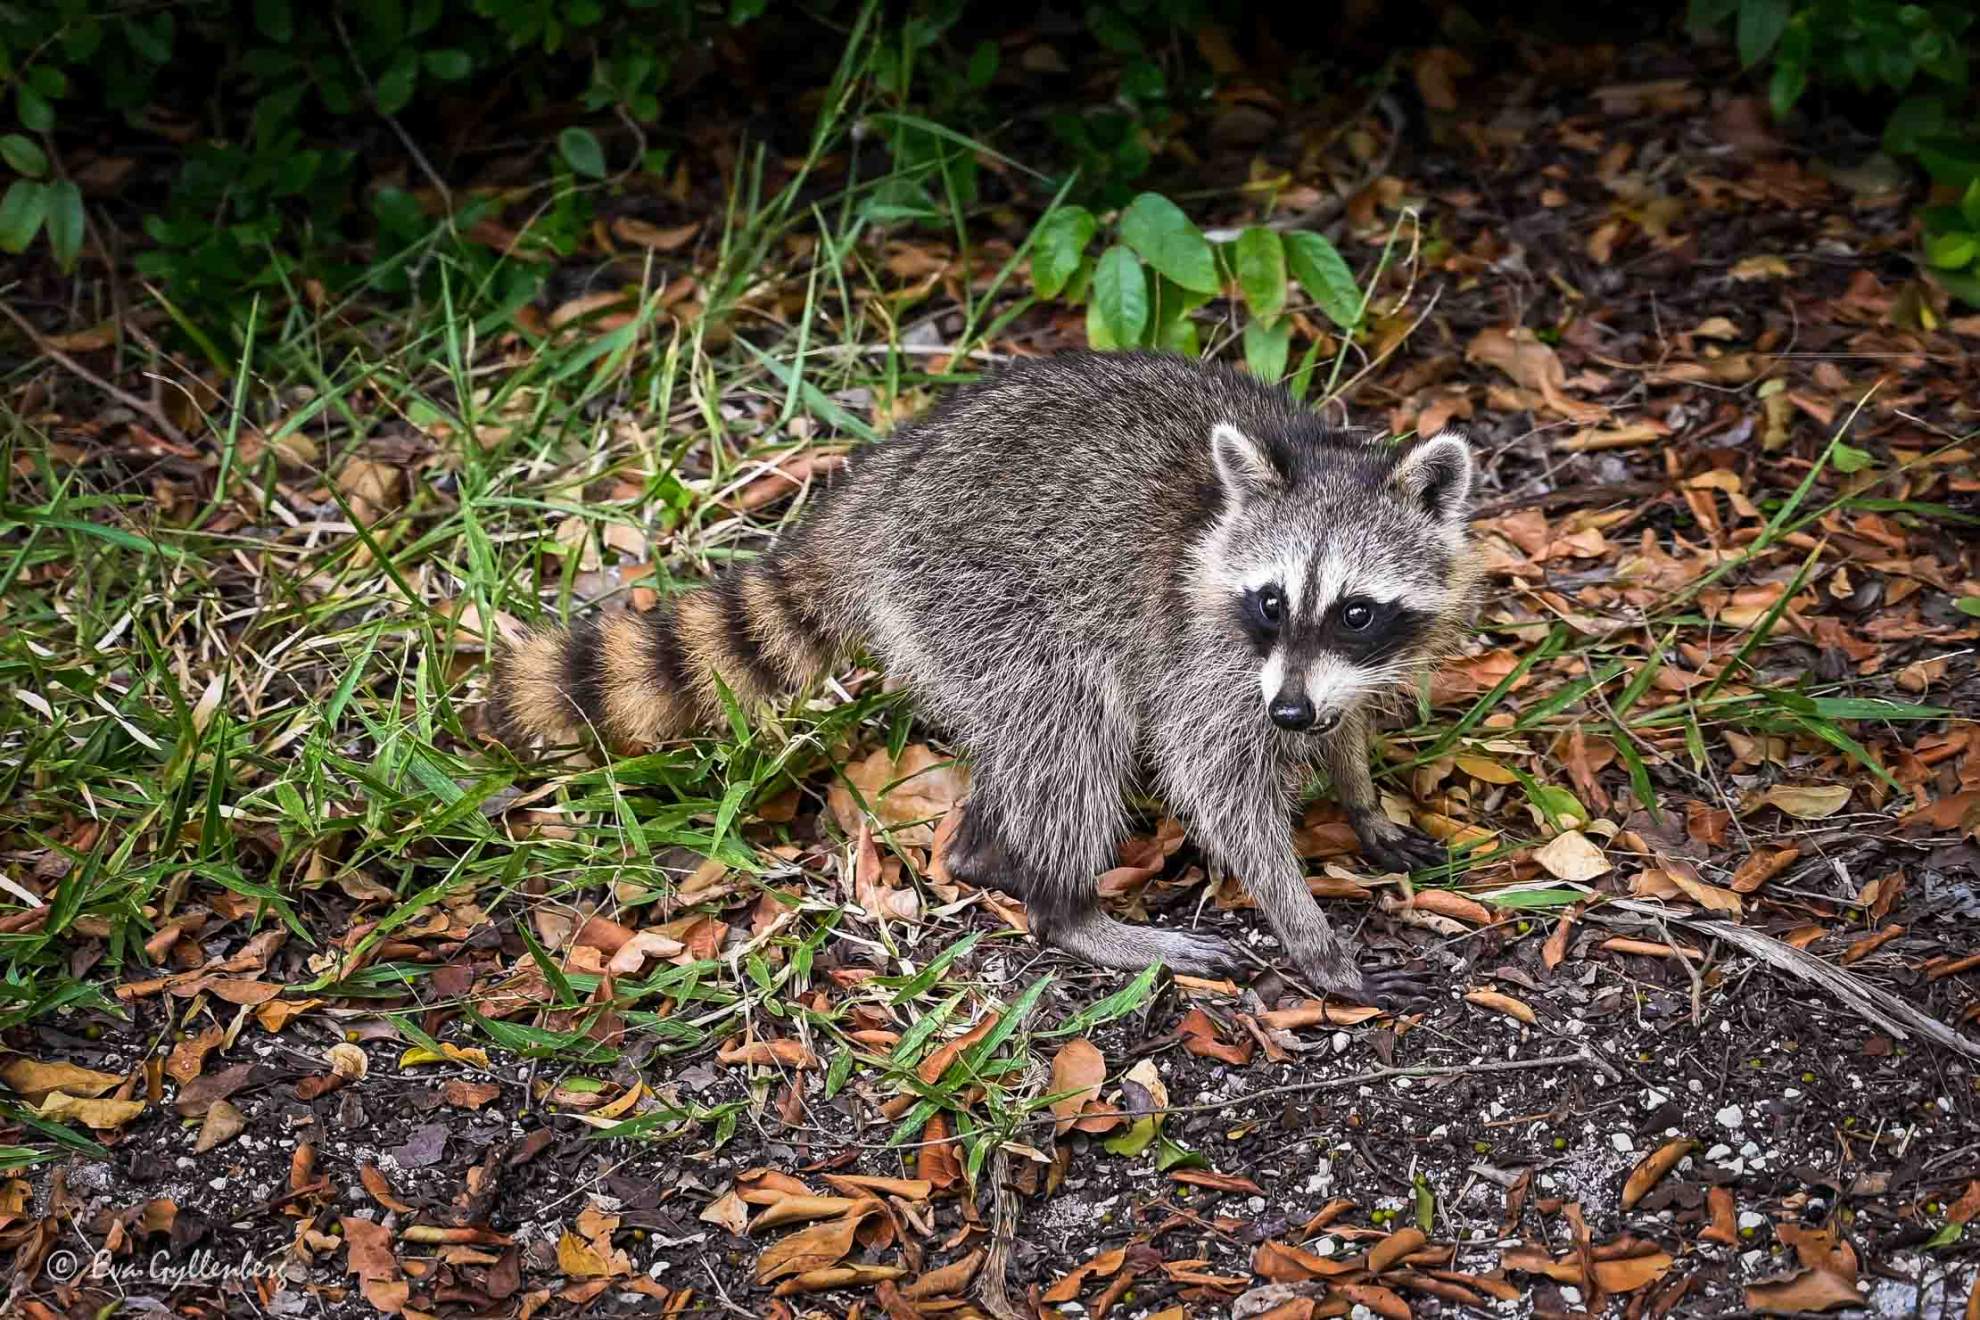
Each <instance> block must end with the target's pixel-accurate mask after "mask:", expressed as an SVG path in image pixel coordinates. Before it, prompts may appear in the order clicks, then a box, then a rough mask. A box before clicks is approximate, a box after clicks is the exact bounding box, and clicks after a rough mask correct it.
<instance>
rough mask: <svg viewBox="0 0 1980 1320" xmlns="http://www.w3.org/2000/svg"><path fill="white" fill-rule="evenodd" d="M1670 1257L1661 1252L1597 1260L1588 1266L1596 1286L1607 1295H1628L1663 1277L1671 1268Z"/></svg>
mask: <svg viewBox="0 0 1980 1320" xmlns="http://www.w3.org/2000/svg"><path fill="white" fill-rule="evenodd" d="M1671 1263H1672V1262H1671V1257H1670V1256H1669V1255H1668V1254H1667V1253H1665V1252H1662V1251H1653V1252H1650V1253H1648V1254H1646V1255H1642V1256H1624V1257H1621V1258H1620V1259H1617V1260H1598V1261H1594V1262H1593V1263H1591V1264H1590V1265H1589V1267H1588V1268H1589V1272H1590V1273H1592V1274H1593V1275H1594V1276H1595V1283H1596V1286H1597V1287H1599V1288H1601V1290H1602V1291H1603V1292H1607V1293H1630V1292H1635V1291H1636V1290H1637V1289H1638V1288H1643V1287H1647V1286H1649V1285H1650V1284H1653V1283H1655V1282H1656V1281H1657V1280H1659V1279H1661V1278H1663V1277H1664V1274H1665V1272H1666V1271H1668V1270H1669V1269H1670V1268H1671Z"/></svg>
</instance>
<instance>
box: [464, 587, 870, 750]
mask: <svg viewBox="0 0 1980 1320" xmlns="http://www.w3.org/2000/svg"><path fill="white" fill-rule="evenodd" d="M819 594H820V593H819V591H818V589H817V587H816V586H815V585H813V584H810V583H804V584H800V583H799V582H798V581H796V580H795V579H794V576H793V574H792V572H791V571H790V566H788V565H786V564H782V563H780V562H778V559H777V558H776V557H775V556H771V557H767V558H765V559H763V560H760V561H758V562H757V563H754V564H750V565H747V566H745V567H742V568H738V569H732V570H730V571H729V572H728V573H727V574H725V575H724V576H723V577H721V578H719V579H717V580H716V581H715V582H713V583H711V584H709V585H708V586H706V587H702V588H700V589H699V590H696V591H691V592H688V593H687V594H686V595H683V596H680V597H678V598H676V599H675V600H674V601H673V602H671V603H669V604H663V605H661V606H660V607H658V608H656V609H654V610H651V611H649V612H647V613H645V614H633V613H628V612H617V613H612V614H606V615H603V616H601V617H599V618H593V619H585V620H582V621H580V622H578V623H576V624H574V625H572V626H571V627H569V628H554V629H544V630H541V631H538V632H534V633H532V634H530V635H529V636H527V637H525V638H524V639H523V640H522V641H520V642H518V643H516V644H515V645H513V646H510V647H507V648H505V649H504V650H503V651H502V652H501V654H500V655H498V657H497V658H496V661H495V672H494V681H493V683H492V685H491V688H490V694H489V702H490V711H491V719H492V724H493V727H494V728H495V730H496V732H497V734H498V735H499V736H500V737H501V738H502V740H503V741H504V742H507V743H511V744H514V743H516V742H519V741H521V740H523V739H526V738H528V737H531V736H534V737H539V738H542V739H544V740H545V741H547V742H552V743H567V742H577V741H582V740H584V739H585V738H586V731H587V730H589V731H591V732H592V733H593V734H594V735H595V736H597V737H600V738H603V739H604V740H605V741H606V742H607V743H608V744H612V745H618V746H624V745H628V744H632V745H641V744H652V743H657V742H663V741H665V740H667V739H669V738H678V737H681V736H683V735H686V734H689V733H692V732H695V731H696V730H698V729H703V728H707V727H710V726H712V725H714V724H717V723H718V722H719V721H720V719H721V713H722V702H721V698H720V696H719V694H718V691H717V688H716V684H715V680H716V677H717V676H718V675H719V676H720V678H721V681H722V682H723V683H724V684H726V685H727V687H728V689H729V691H730V692H732V693H733V694H735V697H736V699H737V700H738V701H741V702H743V703H745V704H749V703H753V702H762V701H766V700H769V699H770V698H773V697H775V696H778V695H780V694H782V693H785V692H789V691H791V690H793V689H795V688H798V687H801V686H802V685H803V684H804V683H806V682H807V681H809V680H810V679H812V678H814V677H816V676H817V675H819V674H820V673H822V672H824V671H825V670H826V669H827V668H828V667H829V666H830V665H831V663H832V661H833V659H834V658H835V657H836V655H837V654H838V652H839V650H840V649H841V648H840V646H839V645H838V642H837V638H836V633H835V630H834V629H832V628H831V627H830V626H829V624H828V621H827V618H826V614H825V611H824V608H823V606H822V604H821V602H820V600H819Z"/></svg>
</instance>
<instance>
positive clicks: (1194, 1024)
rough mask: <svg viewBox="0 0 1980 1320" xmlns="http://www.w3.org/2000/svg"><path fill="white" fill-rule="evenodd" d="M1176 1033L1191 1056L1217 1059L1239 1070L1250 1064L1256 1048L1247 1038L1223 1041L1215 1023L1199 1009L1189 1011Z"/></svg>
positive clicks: (1249, 1038)
mask: <svg viewBox="0 0 1980 1320" xmlns="http://www.w3.org/2000/svg"><path fill="white" fill-rule="evenodd" d="M1176 1031H1177V1033H1178V1034H1179V1035H1180V1036H1181V1037H1182V1046H1183V1048H1184V1049H1185V1050H1187V1051H1189V1052H1190V1053H1191V1054H1194V1055H1196V1056H1198V1057H1199V1058H1205V1059H1218V1060H1221V1061H1222V1062H1224V1063H1228V1064H1230V1065H1232V1066H1233V1067H1240V1068H1241V1067H1243V1066H1244V1065H1245V1064H1247V1063H1250V1062H1251V1054H1252V1051H1253V1050H1254V1049H1256V1048H1257V1046H1256V1045H1254V1044H1253V1042H1252V1039H1251V1037H1249V1036H1245V1037H1243V1038H1241V1039H1239V1040H1237V1041H1236V1042H1231V1041H1226V1040H1224V1039H1223V1038H1222V1035H1221V1033H1220V1032H1219V1031H1218V1030H1217V1024H1216V1022H1215V1021H1213V1020H1212V1019H1211V1017H1210V1015H1209V1014H1208V1013H1205V1012H1204V1011H1203V1010H1202V1009H1200V1008H1192V1009H1190V1010H1189V1012H1188V1013H1187V1014H1185V1015H1184V1016H1183V1020H1182V1025H1181V1026H1179V1027H1177V1028H1176Z"/></svg>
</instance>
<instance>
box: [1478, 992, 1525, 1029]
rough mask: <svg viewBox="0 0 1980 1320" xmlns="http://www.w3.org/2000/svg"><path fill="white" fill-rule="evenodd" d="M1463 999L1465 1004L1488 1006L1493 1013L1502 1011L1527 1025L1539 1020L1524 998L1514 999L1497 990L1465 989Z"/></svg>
mask: <svg viewBox="0 0 1980 1320" xmlns="http://www.w3.org/2000/svg"><path fill="white" fill-rule="evenodd" d="M1464 1001H1465V1002H1466V1003H1467V1004H1476V1005H1478V1006H1479V1007H1480V1008H1489V1009H1491V1010H1492V1011H1493V1012H1495V1013H1504V1014H1505V1015H1506V1016H1507V1017H1510V1018H1518V1019H1519V1020H1520V1021H1521V1022H1524V1023H1526V1024H1528V1025H1529V1026H1530V1025H1532V1024H1534V1023H1536V1022H1538V1021H1539V1020H1540V1018H1539V1015H1538V1014H1536V1013H1535V1012H1534V1011H1533V1008H1532V1006H1531V1005H1530V1004H1528V1003H1526V1002H1525V1001H1524V1000H1520V999H1514V998H1513V997H1512V996H1511V995H1506V994H1500V993H1499V992H1498V991H1497V990H1467V991H1466V992H1465V995H1464Z"/></svg>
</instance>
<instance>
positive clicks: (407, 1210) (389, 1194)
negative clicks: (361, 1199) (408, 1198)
mask: <svg viewBox="0 0 1980 1320" xmlns="http://www.w3.org/2000/svg"><path fill="white" fill-rule="evenodd" d="M215 1107H216V1108H217V1107H218V1106H215ZM358 1181H359V1182H361V1183H363V1184H364V1190H365V1191H366V1192H368V1193H370V1194H371V1199H372V1200H374V1201H376V1202H378V1204H380V1205H382V1206H384V1207H385V1208H386V1209H387V1210H390V1211H391V1212H392V1213H393V1214H398V1215H409V1214H411V1213H412V1212H413V1207H412V1206H411V1205H410V1204H408V1203H407V1202H405V1201H402V1200H400V1199H399V1196H398V1194H397V1193H396V1192H394V1191H393V1190H392V1184H391V1183H390V1182H388V1181H386V1178H385V1172H384V1170H382V1169H380V1168H379V1167H378V1166H377V1165H376V1164H372V1163H369V1162H366V1163H364V1164H360V1165H358Z"/></svg>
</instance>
